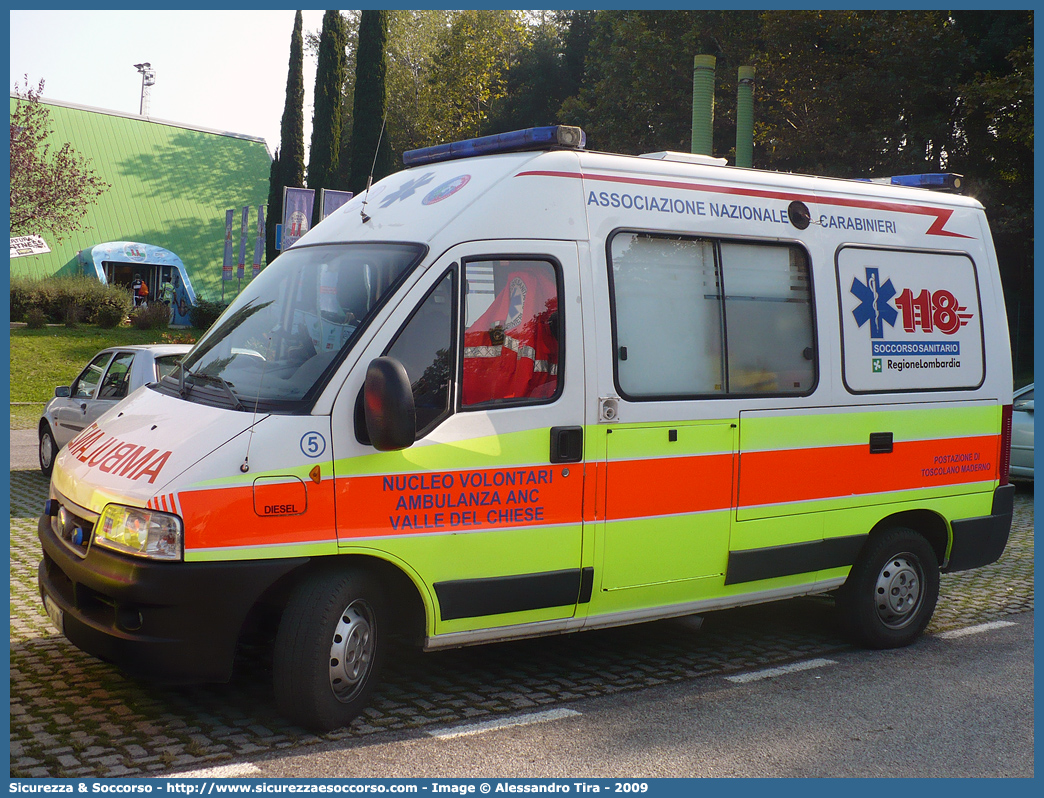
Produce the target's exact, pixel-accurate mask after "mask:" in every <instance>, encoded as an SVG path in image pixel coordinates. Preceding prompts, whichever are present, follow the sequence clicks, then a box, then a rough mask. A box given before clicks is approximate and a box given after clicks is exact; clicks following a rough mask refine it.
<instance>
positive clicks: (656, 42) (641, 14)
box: [560, 11, 758, 154]
mask: <svg viewBox="0 0 1044 798" xmlns="http://www.w3.org/2000/svg"><path fill="white" fill-rule="evenodd" d="M588 24H589V28H590V30H589V33H588V32H587V31H583V34H584V35H585V36H589V45H588V49H587V57H586V62H585V73H584V78H583V81H584V82H583V85H582V86H581V88H580V91H579V93H578V94H577V95H576V96H574V97H570V98H568V99H567V100H566V101H565V102H564V103H563V106H562V109H561V113H560V117H561V121H563V122H569V123H571V124H580V125H581V126H583V127H584V129H585V130H586V131H587V134H588V146H589V147H592V148H594V149H603V150H610V151H613V152H626V153H641V152H650V151H656V150H664V149H667V150H680V151H682V152H687V151H688V150H689V146H690V141H691V128H692V58H693V56H694V55H696V54H699V53H706V54H708V55H713V56H715V57H716V58H717V69H716V76H717V87H718V90H717V93H716V107H715V117H714V142H715V153H716V154H726V153H728V152H729V151H730V149H731V147H732V146H733V145H734V144H735V124H734V122H733V121H732V120H733V114H734V109H735V87H736V69H737V68H738V67H740V66H743V65H745V64H747V63H749V59H750V55H751V52H752V49H753V46H754V41H755V39H756V36H757V32H758V17H757V15H756V14H755V13H754V12H748V11H728V12H726V11H600V12H596V13H595V15H594V17H593V19H592V20H590V22H589V23H588ZM578 33H579V32H578ZM573 58H574V63H575V56H574V57H573Z"/></svg>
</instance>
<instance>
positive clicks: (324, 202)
mask: <svg viewBox="0 0 1044 798" xmlns="http://www.w3.org/2000/svg"><path fill="white" fill-rule="evenodd" d="M353 196H355V195H354V194H352V192H351V191H334V190H333V189H326V188H324V189H323V190H322V191H321V192H320V194H319V207H320V208H322V211H323V218H324V219H325V218H326V217H327V216H329V215H330V214H331V213H333V212H334V211H336V210H337V209H338V208H340V207H341V206H342V205H344V204H345V203H347V202H348V200H350V199H351V198H352V197H353Z"/></svg>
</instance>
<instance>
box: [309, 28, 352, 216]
mask: <svg viewBox="0 0 1044 798" xmlns="http://www.w3.org/2000/svg"><path fill="white" fill-rule="evenodd" d="M346 39H347V35H346V32H345V25H344V19H343V18H342V17H341V12H340V11H327V12H326V13H325V14H323V29H322V32H321V33H320V34H319V63H318V65H317V67H316V75H315V113H314V114H313V116H312V146H311V147H310V148H309V151H308V187H309V188H313V189H315V191H316V203H315V213H314V214H313V218H315V219H316V220H318V218H319V211H320V208H319V189H321V188H342V186H341V185H340V184H339V182H338V180H337V175H338V159H339V151H340V142H341V105H342V101H341V96H342V91H343V89H344V67H345V53H344V50H345V44H346Z"/></svg>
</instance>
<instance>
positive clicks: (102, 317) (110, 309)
mask: <svg viewBox="0 0 1044 798" xmlns="http://www.w3.org/2000/svg"><path fill="white" fill-rule="evenodd" d="M126 316H127V311H126V310H125V309H124V308H122V307H118V306H116V305H102V306H101V307H99V308H98V312H97V313H96V314H95V315H94V322H95V324H97V325H98V326H99V327H101V328H103V329H106V330H111V329H113V328H114V327H118V326H119V324H120V322H122V321H123V320H124V318H126Z"/></svg>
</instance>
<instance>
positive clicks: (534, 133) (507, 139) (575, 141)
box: [402, 125, 587, 167]
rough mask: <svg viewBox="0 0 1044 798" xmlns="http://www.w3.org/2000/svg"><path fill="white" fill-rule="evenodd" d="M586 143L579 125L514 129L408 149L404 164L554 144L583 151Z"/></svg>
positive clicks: (537, 148)
mask: <svg viewBox="0 0 1044 798" xmlns="http://www.w3.org/2000/svg"><path fill="white" fill-rule="evenodd" d="M586 144H587V134H586V133H584V131H583V130H581V129H580V128H578V127H570V126H568V125H550V126H548V127H531V128H527V129H526V130H513V131H511V132H510V133H498V134H497V135H495V136H483V137H481V138H477V139H464V140H463V141H451V142H449V143H448V144H438V145H436V146H434V147H424V148H422V149H419V150H407V151H406V152H404V153H403V154H402V164H403V166H406V167H410V166H422V165H424V164H432V163H439V162H440V161H452V160H454V159H456V158H469V157H471V156H473V155H494V154H496V153H502V152H523V151H525V150H544V149H551V148H553V147H567V148H569V149H574V150H582V149H583V148H584V145H586Z"/></svg>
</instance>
